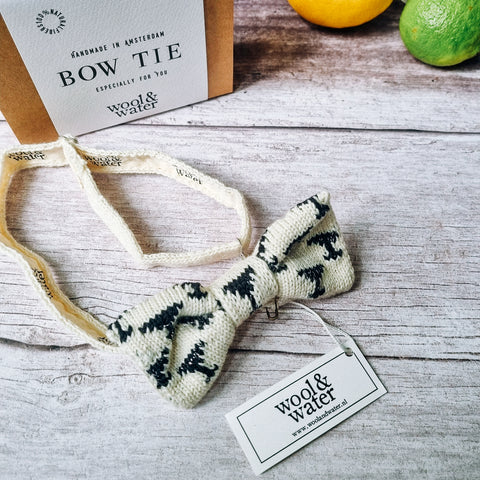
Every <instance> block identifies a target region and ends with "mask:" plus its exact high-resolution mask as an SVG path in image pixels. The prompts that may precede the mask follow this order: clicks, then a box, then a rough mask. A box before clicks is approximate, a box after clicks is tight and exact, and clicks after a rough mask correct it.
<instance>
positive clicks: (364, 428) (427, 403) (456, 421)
mask: <svg viewBox="0 0 480 480" xmlns="http://www.w3.org/2000/svg"><path fill="white" fill-rule="evenodd" d="M0 356H1V361H0V389H1V391H2V402H0V427H1V431H2V441H1V442H0V468H1V471H2V476H3V477H4V478H8V479H11V480H15V479H22V480H23V479H25V478H89V479H100V478H104V476H105V474H106V473H107V472H108V474H109V475H110V476H113V477H114V478H118V479H126V478H132V477H136V478H162V479H167V478H168V479H170V478H175V479H178V480H180V479H190V478H192V469H193V468H194V469H195V478H198V479H212V478H238V479H240V478H244V479H250V478H252V479H253V478H255V476H254V475H253V473H252V472H251V470H250V467H249V465H248V463H247V461H246V459H245V458H244V456H243V453H242V452H241V450H240V448H239V447H238V445H237V444H236V440H235V439H234V437H233V434H232V433H231V432H230V430H229V427H228V425H227V422H226V421H225V419H224V418H223V415H224V414H225V413H226V412H228V411H230V410H231V409H232V408H234V407H236V406H237V405H239V404H241V403H242V402H243V401H245V400H246V399H247V398H250V397H251V396H252V395H254V394H256V393H259V392H260V391H262V390H263V389H265V388H266V387H268V386H270V385H272V384H273V383H275V382H276V381H278V380H280V379H281V378H283V377H284V376H285V375H287V374H288V373H290V372H293V371H294V370H295V369H297V368H299V367H301V366H303V365H305V364H306V363H307V362H310V361H312V360H313V359H314V357H313V356H307V355H288V354H262V353H248V354H247V353H240V352H237V353H234V354H231V355H229V358H228V361H227V364H226V368H225V370H224V373H223V374H222V375H221V376H220V378H219V380H218V382H217V383H216V384H215V385H214V386H213V388H212V390H211V391H210V393H209V394H208V395H207V397H206V399H205V400H204V401H203V402H202V403H201V404H200V405H199V406H198V407H197V408H195V409H193V410H186V411H181V410H176V409H175V408H174V407H171V406H170V405H168V404H167V403H166V402H164V401H163V400H162V399H161V398H160V397H159V396H158V394H157V393H156V392H155V391H154V389H152V387H151V385H150V384H149V383H148V381H147V380H146V379H145V378H143V376H142V374H139V373H138V371H137V370H136V368H135V367H133V366H132V365H131V364H130V362H129V361H128V360H127V359H125V358H124V357H123V356H121V355H114V354H108V353H103V352H99V351H96V350H94V349H92V348H75V349H48V348H41V349H38V348H32V347H29V348H18V346H16V345H8V344H7V345H5V344H3V345H2V348H1V350H0ZM371 363H372V365H373V367H374V369H375V370H376V372H377V374H378V375H379V376H380V378H381V379H382V381H383V382H384V383H385V385H386V386H387V389H388V390H389V393H388V394H387V395H385V396H384V397H382V398H381V399H380V400H378V401H377V402H375V403H374V404H372V405H370V406H369V407H367V408H366V409H365V410H363V411H361V412H359V413H358V414H356V415H355V416H353V417H351V418H350V419H348V420H347V421H345V422H344V423H342V424H341V425H339V426H337V427H336V428H335V429H334V430H332V431H330V432H329V433H327V434H326V435H325V436H323V437H321V438H319V439H317V440H316V441H314V442H313V443H311V444H310V445H308V446H307V447H305V448H304V449H303V450H301V451H299V452H297V453H296V454H294V455H293V456H291V457H290V458H288V459H287V460H286V461H284V462H283V463H281V464H280V465H278V466H276V467H275V468H274V469H272V470H270V471H269V472H267V473H265V474H264V475H262V478H267V479H274V478H275V479H280V478H295V479H296V478H314V477H318V476H322V477H323V478H332V479H345V478H347V477H348V478H355V479H365V480H366V479H369V480H376V479H378V480H380V479H382V480H383V479H384V478H386V476H389V477H394V478H396V479H399V480H401V479H408V480H411V479H412V478H415V479H445V480H446V479H449V480H452V479H458V480H463V479H464V478H469V475H468V472H472V473H473V472H477V471H478V470H479V468H480V460H479V456H478V431H479V428H480V422H479V417H478V415H477V412H478V407H479V398H480V387H479V385H478V381H477V380H478V362H455V361H423V360H402V361H399V360H397V359H374V360H372V362H371Z"/></svg>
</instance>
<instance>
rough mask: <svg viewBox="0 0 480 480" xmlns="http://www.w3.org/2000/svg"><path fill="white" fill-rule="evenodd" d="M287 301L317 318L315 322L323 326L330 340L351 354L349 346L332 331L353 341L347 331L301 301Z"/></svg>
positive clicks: (347, 353)
mask: <svg viewBox="0 0 480 480" xmlns="http://www.w3.org/2000/svg"><path fill="white" fill-rule="evenodd" d="M289 303H291V304H293V305H296V306H297V307H301V308H303V309H304V310H306V311H307V312H308V313H309V314H310V315H311V316H313V318H315V320H317V322H319V323H320V324H321V325H322V326H323V327H324V328H325V330H326V331H327V333H328V335H330V337H331V338H332V340H333V341H334V342H335V343H336V344H337V345H338V346H339V347H340V348H341V349H342V350H343V351H344V352H345V354H346V355H348V356H350V355H352V350H351V348H349V347H347V346H345V345H344V343H342V342H341V341H340V340H339V339H338V338H337V336H336V335H335V333H333V332H336V333H337V334H340V335H343V336H344V337H346V339H347V340H350V341H351V342H353V338H352V337H351V336H350V335H349V334H348V333H347V332H345V331H344V330H342V329H341V328H338V327H336V326H335V325H331V324H330V323H328V322H326V321H325V320H324V319H323V318H322V317H321V316H320V315H319V314H318V313H317V312H315V311H314V310H312V309H311V308H310V307H307V306H306V305H304V304H303V303H300V302H295V301H291V302H289Z"/></svg>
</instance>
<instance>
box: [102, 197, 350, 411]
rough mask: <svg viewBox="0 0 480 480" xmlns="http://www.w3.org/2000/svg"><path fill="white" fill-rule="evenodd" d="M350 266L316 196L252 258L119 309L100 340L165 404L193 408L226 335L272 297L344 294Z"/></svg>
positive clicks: (220, 359) (325, 205) (275, 227)
mask: <svg viewBox="0 0 480 480" xmlns="http://www.w3.org/2000/svg"><path fill="white" fill-rule="evenodd" d="M353 278H354V274H353V268H352V265H351V262H350V258H349V256H348V253H347V250H346V247H345V242H344V239H343V237H342V235H341V233H340V231H339V228H338V225H337V222H336V219H335V216H334V213H333V211H332V209H331V206H330V203H329V195H328V193H326V192H324V193H321V194H318V195H315V196H313V197H311V198H309V199H308V200H306V201H304V202H302V203H300V204H298V205H297V206H296V207H294V208H293V209H291V210H290V211H289V212H288V213H287V214H286V215H285V217H283V218H282V219H280V220H277V221H276V222H275V223H273V224H272V225H271V226H270V227H269V228H268V229H267V230H266V231H265V233H264V234H263V236H262V237H261V239H260V241H259V242H258V244H257V246H256V248H255V250H254V252H253V254H252V255H251V256H249V257H247V258H244V259H243V260H241V261H239V262H238V263H237V264H235V265H234V266H233V267H232V268H231V269H230V270H228V271H227V272H226V273H225V274H224V275H222V276H221V277H220V278H219V279H217V280H216V281H215V282H213V284H211V285H210V286H209V287H202V286H201V285H200V284H199V283H183V284H181V285H175V286H173V287H170V288H167V289H166V290H163V291H161V292H159V293H158V294H157V295H155V296H153V297H151V298H150V299H148V300H147V301H145V302H143V303H141V304H139V305H137V306H136V307H134V308H132V309H131V310H128V311H126V312H124V314H123V315H121V316H120V317H119V318H118V320H117V321H115V322H114V323H113V324H111V325H110V327H109V330H108V332H107V337H108V339H109V340H110V341H112V342H114V343H115V344H118V347H119V349H120V350H122V351H124V352H125V353H127V354H129V355H131V356H132V357H134V358H135V360H136V361H137V362H138V363H139V364H140V366H141V368H142V369H143V370H144V371H145V372H146V374H147V376H148V378H149V379H150V380H151V381H152V383H153V384H154V385H155V386H156V387H157V388H158V389H159V392H160V394H161V395H162V396H163V397H164V398H167V399H168V400H170V401H172V402H173V403H175V404H177V405H179V406H182V407H185V408H189V407H193V406H194V405H195V404H196V403H197V402H198V401H199V400H200V399H201V398H202V397H203V396H204V395H205V394H206V393H207V391H208V390H209V388H210V387H211V385H212V383H213V382H214V380H215V379H216V378H217V376H218V374H219V372H220V370H221V368H222V365H223V363H224V360H225V356H226V354H227V351H228V348H229V346H230V344H231V342H232V340H233V337H234V332H235V329H236V327H238V326H239V325H240V324H241V323H242V322H243V321H244V320H245V319H247V318H248V317H249V316H250V315H251V314H252V313H253V312H254V311H255V310H257V309H259V308H260V307H262V306H263V305H266V304H268V303H269V302H271V301H272V300H274V299H278V302H279V303H285V302H287V301H288V300H293V299H310V298H318V297H330V296H332V295H335V294H338V293H341V292H344V291H346V290H349V289H350V287H351V286H352V283H353Z"/></svg>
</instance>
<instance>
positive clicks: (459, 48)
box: [400, 0, 480, 67]
mask: <svg viewBox="0 0 480 480" xmlns="http://www.w3.org/2000/svg"><path fill="white" fill-rule="evenodd" d="M400 35H401V37H402V40H403V43H404V44H405V46H406V47H407V49H408V50H409V52H410V53H411V54H412V55H413V56H414V57H415V58H418V59H419V60H421V61H422V62H425V63H428V64H430V65H435V66H438V67H445V66H450V65H456V64H457V63H461V62H463V61H464V60H467V59H468V58H471V57H473V56H475V55H476V54H477V53H478V52H479V51H480V1H479V0H409V1H408V3H407V5H406V6H405V8H404V9H403V12H402V15H401V17H400Z"/></svg>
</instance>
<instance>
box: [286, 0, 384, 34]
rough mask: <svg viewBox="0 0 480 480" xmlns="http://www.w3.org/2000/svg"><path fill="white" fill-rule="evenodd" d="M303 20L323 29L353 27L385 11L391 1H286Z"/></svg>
mask: <svg viewBox="0 0 480 480" xmlns="http://www.w3.org/2000/svg"><path fill="white" fill-rule="evenodd" d="M288 3H290V5H291V6H292V8H293V9H294V10H295V11H296V12H297V13H298V14H299V15H301V16H302V17H303V18H305V20H308V21H309V22H312V23H315V24H317V25H322V26H324V27H332V28H345V27H355V26H357V25H361V24H362V23H365V22H368V21H369V20H372V19H373V18H375V17H377V16H378V15H380V14H381V13H382V12H383V11H384V10H386V9H387V8H388V7H389V6H390V4H391V3H392V0H288Z"/></svg>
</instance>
